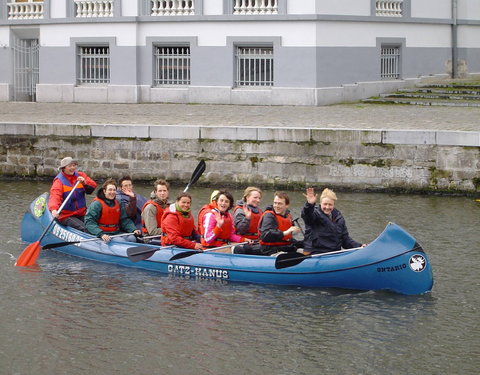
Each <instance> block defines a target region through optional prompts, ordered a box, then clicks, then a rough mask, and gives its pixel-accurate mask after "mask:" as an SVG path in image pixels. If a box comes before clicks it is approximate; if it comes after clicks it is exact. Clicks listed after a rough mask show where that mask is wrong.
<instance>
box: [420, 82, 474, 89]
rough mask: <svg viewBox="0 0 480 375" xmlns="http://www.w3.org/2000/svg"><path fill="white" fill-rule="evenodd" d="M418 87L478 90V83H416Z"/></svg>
mask: <svg viewBox="0 0 480 375" xmlns="http://www.w3.org/2000/svg"><path fill="white" fill-rule="evenodd" d="M417 87H418V88H436V89H457V90H464V89H465V90H480V83H477V82H475V83H458V84H453V83H429V84H425V85H422V84H420V85H417Z"/></svg>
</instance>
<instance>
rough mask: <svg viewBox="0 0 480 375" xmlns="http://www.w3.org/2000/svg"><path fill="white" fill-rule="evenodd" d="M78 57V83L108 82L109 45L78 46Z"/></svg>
mask: <svg viewBox="0 0 480 375" xmlns="http://www.w3.org/2000/svg"><path fill="white" fill-rule="evenodd" d="M78 57H79V73H78V74H79V77H78V83H79V84H107V83H110V48H109V47H80V48H79V50H78Z"/></svg>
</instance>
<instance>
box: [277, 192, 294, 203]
mask: <svg viewBox="0 0 480 375" xmlns="http://www.w3.org/2000/svg"><path fill="white" fill-rule="evenodd" d="M274 196H275V197H278V198H280V199H285V204H290V198H289V197H288V194H287V193H285V192H284V191H276V192H275V194H274Z"/></svg>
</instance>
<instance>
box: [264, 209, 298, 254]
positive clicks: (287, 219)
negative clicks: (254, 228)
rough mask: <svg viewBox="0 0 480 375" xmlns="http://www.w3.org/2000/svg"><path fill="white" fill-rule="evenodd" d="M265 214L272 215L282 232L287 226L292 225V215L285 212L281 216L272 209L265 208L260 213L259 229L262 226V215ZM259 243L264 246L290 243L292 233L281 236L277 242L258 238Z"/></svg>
mask: <svg viewBox="0 0 480 375" xmlns="http://www.w3.org/2000/svg"><path fill="white" fill-rule="evenodd" d="M266 214H272V215H274V217H275V220H276V221H277V223H278V229H279V230H281V231H282V232H285V231H286V230H287V229H288V228H290V227H291V226H292V215H290V214H287V216H282V215H278V214H276V213H275V211H273V210H267V211H265V212H264V213H263V215H262V219H261V220H260V224H259V229H260V228H261V226H262V220H263V217H264V216H265V215H266ZM259 243H260V245H264V246H284V245H290V244H291V243H292V234H291V233H290V234H288V235H286V236H283V238H282V240H281V241H279V242H265V241H262V240H260V241H259Z"/></svg>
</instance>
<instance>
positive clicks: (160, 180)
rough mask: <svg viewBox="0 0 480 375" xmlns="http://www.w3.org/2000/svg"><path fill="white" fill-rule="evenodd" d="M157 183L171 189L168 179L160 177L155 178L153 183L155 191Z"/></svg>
mask: <svg viewBox="0 0 480 375" xmlns="http://www.w3.org/2000/svg"><path fill="white" fill-rule="evenodd" d="M157 185H162V186H166V187H167V190H170V184H169V183H168V182H167V181H165V180H163V179H161V178H159V179H158V180H155V182H154V183H153V190H154V191H157Z"/></svg>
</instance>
